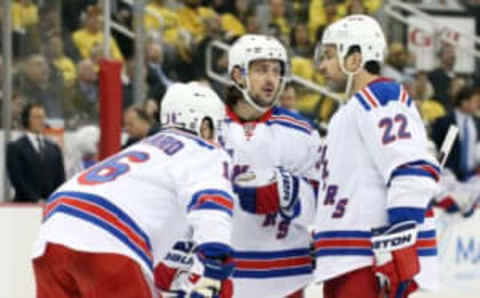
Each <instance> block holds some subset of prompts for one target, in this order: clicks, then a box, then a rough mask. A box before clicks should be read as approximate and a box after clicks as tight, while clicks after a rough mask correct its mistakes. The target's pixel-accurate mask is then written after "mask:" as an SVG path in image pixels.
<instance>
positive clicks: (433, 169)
mask: <svg viewBox="0 0 480 298" xmlns="http://www.w3.org/2000/svg"><path fill="white" fill-rule="evenodd" d="M397 176H423V177H430V178H432V179H433V180H435V181H438V180H439V177H440V168H439V167H438V166H436V165H434V164H432V163H430V162H427V161H424V160H418V161H414V162H410V163H407V164H404V165H401V166H399V167H398V168H396V169H395V170H394V171H393V172H392V175H391V176H390V180H389V182H388V184H387V185H390V184H391V181H392V180H393V179H394V178H395V177H397Z"/></svg>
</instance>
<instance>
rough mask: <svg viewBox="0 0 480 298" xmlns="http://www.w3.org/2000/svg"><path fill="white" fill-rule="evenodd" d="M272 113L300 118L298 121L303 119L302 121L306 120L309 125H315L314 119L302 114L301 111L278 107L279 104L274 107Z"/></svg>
mask: <svg viewBox="0 0 480 298" xmlns="http://www.w3.org/2000/svg"><path fill="white" fill-rule="evenodd" d="M272 115H274V116H287V117H291V118H294V119H295V120H298V121H301V122H305V123H306V124H308V125H310V126H311V127H313V123H312V121H310V120H309V119H308V118H306V117H304V116H302V115H301V114H299V113H297V112H294V111H290V110H288V109H285V108H282V107H277V106H275V107H274V108H273V109H272Z"/></svg>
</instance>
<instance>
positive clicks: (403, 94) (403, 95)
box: [400, 87, 408, 103]
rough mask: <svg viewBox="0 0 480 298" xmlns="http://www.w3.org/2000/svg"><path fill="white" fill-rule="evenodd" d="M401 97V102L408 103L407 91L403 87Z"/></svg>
mask: <svg viewBox="0 0 480 298" xmlns="http://www.w3.org/2000/svg"><path fill="white" fill-rule="evenodd" d="M400 94H401V96H400V101H401V102H403V103H405V102H406V101H407V97H408V96H407V92H405V90H403V87H402V91H401V93H400Z"/></svg>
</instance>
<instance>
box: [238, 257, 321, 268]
mask: <svg viewBox="0 0 480 298" xmlns="http://www.w3.org/2000/svg"><path fill="white" fill-rule="evenodd" d="M310 264H312V258H311V257H296V258H288V259H277V260H265V261H259V260H255V261H253V260H252V261H245V260H238V259H235V266H236V268H237V269H244V270H245V269H283V268H290V267H298V266H305V265H310Z"/></svg>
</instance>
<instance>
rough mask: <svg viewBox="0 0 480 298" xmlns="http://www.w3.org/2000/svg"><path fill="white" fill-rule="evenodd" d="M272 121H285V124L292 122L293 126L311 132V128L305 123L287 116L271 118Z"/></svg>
mask: <svg viewBox="0 0 480 298" xmlns="http://www.w3.org/2000/svg"><path fill="white" fill-rule="evenodd" d="M272 120H282V121H287V122H292V123H293V124H296V125H298V126H301V127H303V128H305V129H307V130H311V129H312V128H311V126H310V125H309V124H308V123H306V122H305V121H301V120H297V119H295V118H292V117H288V116H276V115H274V116H272Z"/></svg>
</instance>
